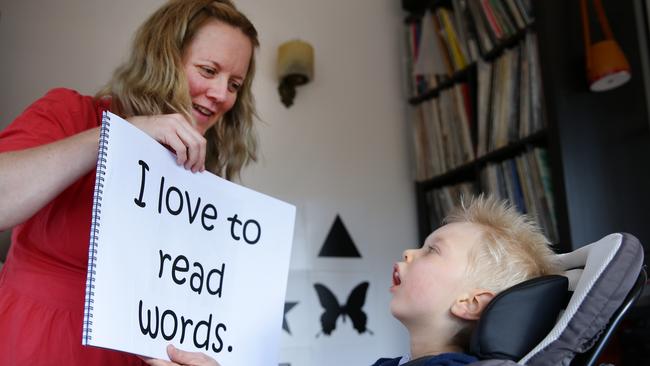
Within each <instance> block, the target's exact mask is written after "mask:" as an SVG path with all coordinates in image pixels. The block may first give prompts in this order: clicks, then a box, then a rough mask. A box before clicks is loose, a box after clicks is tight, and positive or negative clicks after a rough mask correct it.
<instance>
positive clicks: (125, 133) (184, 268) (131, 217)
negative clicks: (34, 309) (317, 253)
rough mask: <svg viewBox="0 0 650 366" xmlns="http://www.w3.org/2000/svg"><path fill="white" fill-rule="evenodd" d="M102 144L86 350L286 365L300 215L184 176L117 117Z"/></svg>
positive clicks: (240, 190) (230, 186)
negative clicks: (172, 349) (286, 316)
mask: <svg viewBox="0 0 650 366" xmlns="http://www.w3.org/2000/svg"><path fill="white" fill-rule="evenodd" d="M100 135H101V137H100V147H99V157H98V160H97V175H96V184H95V195H94V205H93V214H92V225H91V235H90V246H89V250H88V253H89V255H88V276H87V283H86V301H85V309H84V324H83V339H82V344H84V345H89V346H96V347H103V348H109V349H115V350H120V351H125V352H130V353H134V354H138V355H143V356H149V357H156V358H163V359H167V354H166V351H165V347H166V345H167V344H170V343H171V344H174V345H175V346H176V347H178V348H180V349H184V350H187V351H194V352H196V351H200V352H204V353H206V354H208V355H210V356H212V357H214V358H215V359H216V360H217V361H218V362H219V363H220V364H221V365H222V366H238V365H269V364H273V363H276V364H277V361H275V360H277V355H278V352H279V341H280V333H281V330H282V317H283V308H284V296H285V291H286V283H287V275H288V270H289V259H290V252H291V243H292V239H293V226H294V219H295V207H294V206H292V205H289V204H287V203H284V202H282V201H279V200H277V199H274V198H271V197H269V196H266V195H263V194H261V193H258V192H255V191H253V190H250V189H247V188H244V187H242V186H239V185H237V184H234V183H231V182H229V181H226V180H224V179H221V178H219V177H217V176H216V175H213V174H211V173H208V172H204V173H196V174H195V173H192V172H191V171H188V170H186V169H184V168H183V167H181V166H178V165H176V161H175V157H174V155H173V154H172V153H170V152H169V151H168V150H167V149H165V148H164V147H163V146H162V145H160V144H159V143H158V142H156V141H155V140H153V139H152V138H150V137H149V136H148V135H147V134H145V133H144V132H142V131H140V130H139V129H137V128H136V127H134V126H133V125H131V124H130V123H128V122H127V121H125V120H123V119H121V118H120V117H118V116H116V115H114V114H111V113H109V112H107V113H105V115H104V118H103V122H102V127H101V134H100ZM274 361H275V362H274Z"/></svg>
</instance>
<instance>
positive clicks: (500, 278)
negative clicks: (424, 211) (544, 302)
mask: <svg viewBox="0 0 650 366" xmlns="http://www.w3.org/2000/svg"><path fill="white" fill-rule="evenodd" d="M461 201H462V202H461V205H460V206H459V207H458V208H457V209H456V210H455V211H453V212H452V213H450V214H449V215H448V216H447V217H446V218H445V222H446V223H454V222H469V223H473V224H477V225H480V226H481V227H482V229H483V234H482V235H481V238H480V239H479V240H480V242H479V243H478V245H475V246H474V247H473V249H472V250H471V251H470V254H469V262H468V267H467V271H468V276H469V278H470V279H472V280H474V281H475V285H476V286H477V287H479V288H483V289H487V290H490V291H493V292H495V293H498V292H500V291H503V290H505V289H507V288H509V287H511V286H513V285H515V284H517V283H520V282H523V281H525V280H528V279H531V278H534V277H539V276H542V275H547V274H554V273H557V268H556V262H555V254H554V252H553V250H552V249H551V247H550V243H549V241H548V239H547V238H546V237H545V236H544V235H543V234H542V232H541V230H540V228H539V226H538V225H537V224H536V223H535V222H534V221H532V220H531V219H529V218H528V217H527V216H526V215H522V214H520V213H518V212H517V210H516V209H515V208H514V207H513V206H512V205H511V204H509V203H508V202H507V201H499V200H497V199H495V198H494V197H492V196H487V197H486V196H484V195H480V196H478V197H472V198H471V199H470V200H469V204H467V203H466V202H465V200H461Z"/></svg>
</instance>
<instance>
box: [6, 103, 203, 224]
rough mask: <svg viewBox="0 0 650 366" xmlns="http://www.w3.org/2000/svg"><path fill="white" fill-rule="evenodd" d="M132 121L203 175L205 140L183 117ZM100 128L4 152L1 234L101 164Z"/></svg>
mask: <svg viewBox="0 0 650 366" xmlns="http://www.w3.org/2000/svg"><path fill="white" fill-rule="evenodd" d="M129 122H130V123H132V124H133V125H135V126H136V127H138V128H139V129H141V130H142V131H144V132H145V133H147V134H148V135H150V136H151V137H153V138H154V139H155V140H156V141H158V142H160V143H161V144H163V145H165V146H167V147H168V148H170V149H171V150H172V151H173V152H174V153H175V154H176V157H177V158H176V161H177V163H178V164H179V165H183V166H185V168H186V169H189V170H192V171H194V172H196V171H203V170H205V152H206V145H207V144H206V140H205V138H204V137H203V136H201V134H200V133H198V132H197V131H196V130H195V129H194V128H193V127H192V125H190V123H189V122H187V121H186V120H185V119H184V118H183V117H182V116H181V115H180V114H167V115H159V116H141V117H131V118H129ZM98 146H99V127H96V128H93V129H90V130H86V131H84V132H81V133H78V134H76V135H73V136H70V137H67V138H64V139H61V140H59V141H56V142H53V143H49V144H46V145H41V146H38V147H34V148H29V149H25V150H20V151H10V152H5V153H0V202H2V203H1V204H0V231H2V230H7V229H9V228H11V227H13V226H14V225H17V224H20V223H22V222H23V221H25V220H27V219H28V218H30V217H31V216H32V215H34V214H35V213H36V212H37V211H38V210H40V209H41V208H42V207H43V206H45V205H46V204H47V203H48V202H50V201H51V200H52V199H54V198H55V197H56V196H57V195H59V194H60V193H61V192H62V191H63V190H65V189H66V188H67V187H68V186H69V185H71V184H72V183H74V182H75V181H76V180H77V179H79V178H80V177H82V176H83V175H84V174H86V173H88V172H89V171H90V170H91V169H92V168H93V167H94V166H95V163H96V161H97V150H98Z"/></svg>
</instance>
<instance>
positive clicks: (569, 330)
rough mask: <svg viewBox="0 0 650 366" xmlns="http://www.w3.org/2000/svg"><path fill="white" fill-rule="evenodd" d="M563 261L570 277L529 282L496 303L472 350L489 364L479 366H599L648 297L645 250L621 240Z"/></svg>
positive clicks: (610, 239)
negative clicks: (638, 304) (615, 335)
mask: <svg viewBox="0 0 650 366" xmlns="http://www.w3.org/2000/svg"><path fill="white" fill-rule="evenodd" d="M558 259H559V262H560V263H561V266H562V267H563V269H564V270H565V271H566V272H565V273H564V276H548V277H547V278H541V279H535V280H531V281H527V282H525V283H523V284H519V285H517V286H514V287H513V288H511V289H508V290H506V291H504V292H503V293H501V294H499V295H498V296H497V297H495V299H494V300H493V301H492V303H490V305H489V306H488V308H486V311H485V313H484V315H483V316H482V318H481V320H480V321H479V324H478V325H477V328H476V330H475V332H474V334H473V338H472V345H471V351H472V352H473V353H475V354H476V355H478V356H479V357H480V359H482V361H479V362H475V363H473V364H472V366H510V365H532V366H551V365H553V366H556V365H565V366H567V365H572V366H578V365H586V366H592V365H595V363H596V362H597V359H598V356H599V355H600V353H601V352H602V351H603V349H604V347H605V345H606V344H607V342H608V341H609V339H610V337H611V335H612V333H613V332H614V330H615V329H616V327H617V326H618V324H619V323H620V321H621V319H622V318H623V317H624V316H625V314H626V313H627V311H628V310H629V309H630V308H632V306H633V304H634V303H635V301H636V300H637V299H638V298H639V296H640V294H641V293H642V291H643V288H644V285H645V282H646V272H645V269H644V268H643V247H642V246H641V243H639V241H638V240H637V239H636V238H635V237H634V236H632V235H630V234H625V233H617V234H611V235H608V236H606V237H604V238H602V239H601V240H599V241H597V242H595V243H592V244H589V245H586V246H584V247H582V248H579V249H577V250H575V251H573V252H570V253H566V254H560V255H558ZM567 285H568V292H567ZM560 309H563V310H560ZM558 315H559V316H558ZM554 319H557V321H555V320H554ZM531 324H533V325H534V326H531ZM540 324H541V325H540ZM538 325H539V326H538Z"/></svg>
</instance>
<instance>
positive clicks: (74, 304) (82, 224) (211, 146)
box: [0, 0, 258, 365]
mask: <svg viewBox="0 0 650 366" xmlns="http://www.w3.org/2000/svg"><path fill="white" fill-rule="evenodd" d="M257 46H258V40H257V31H256V30H255V28H254V26H253V25H252V24H251V22H250V21H249V20H248V19H247V18H246V17H245V16H244V15H243V14H242V13H240V12H239V11H238V10H237V9H236V8H235V7H234V5H233V4H232V3H231V2H230V1H229V0H219V1H214V0H185V1H183V0H172V1H170V2H169V3H167V4H165V5H164V6H163V7H162V8H160V9H159V10H158V11H156V12H155V13H154V14H153V15H151V17H150V18H149V19H148V20H147V21H146V22H145V23H144V24H143V25H142V26H141V27H140V29H139V30H138V33H137V34H136V38H135V41H134V44H133V49H132V53H131V57H130V59H129V60H128V61H127V62H126V63H125V64H124V65H122V66H121V67H120V68H118V69H117V70H116V72H115V74H114V76H113V78H112V80H111V81H110V82H109V83H108V84H107V86H106V87H104V88H103V89H102V90H101V91H100V92H99V93H98V94H97V95H96V96H95V97H89V96H82V95H79V94H78V93H76V92H74V91H71V90H67V89H54V90H52V91H50V92H48V93H47V94H46V95H45V96H44V97H43V98H41V99H39V100H37V101H36V102H34V103H33V104H32V105H31V106H30V107H28V108H27V109H26V110H25V112H23V114H21V115H20V116H19V117H18V118H17V119H16V120H15V121H14V122H13V123H12V124H11V125H9V126H8V127H7V128H6V129H5V130H4V131H2V132H1V133H0V172H2V179H0V202H2V205H0V206H1V207H0V230H6V229H9V228H12V227H13V234H12V246H11V249H10V252H9V255H8V258H7V261H6V263H5V266H4V268H3V269H2V272H1V273H0V339H2V341H1V342H0V364H2V365H26V364H29V365H41V364H47V365H53V364H54V365H140V364H142V360H140V359H139V358H137V357H135V356H132V355H127V354H123V353H120V352H115V351H110V350H103V349H98V348H93V347H82V346H81V330H82V317H83V302H84V291H85V278H86V265H87V254H88V253H87V252H88V236H89V235H88V234H89V230H90V220H91V207H92V194H93V186H94V177H95V172H94V169H93V168H94V166H95V162H96V158H97V150H98V141H99V124H100V120H101V114H102V112H103V111H105V110H110V111H112V112H113V113H116V114H118V115H120V116H122V117H123V118H125V119H126V120H127V121H129V122H130V123H132V124H133V125H135V126H136V127H138V128H140V129H141V130H143V131H144V132H146V133H147V134H149V135H150V136H151V137H153V138H154V139H156V140H157V141H159V142H160V143H161V144H163V145H165V146H167V147H168V148H169V149H171V150H173V151H174V152H175V153H176V156H177V162H178V164H182V165H183V166H184V167H185V168H187V169H190V170H192V171H193V172H196V171H202V170H204V169H208V170H210V171H212V172H214V173H216V174H218V175H221V176H223V177H225V178H227V179H232V178H234V177H236V176H237V175H238V173H239V171H240V169H241V168H242V167H243V166H245V165H246V164H247V163H249V162H250V161H254V160H255V157H256V155H255V150H256V143H255V138H254V134H253V126H252V123H253V122H252V119H253V116H254V114H255V110H254V104H253V97H252V95H251V83H252V79H253V75H254V71H255V63H254V49H255V48H256V47H257ZM170 354H171V352H170ZM179 362H181V361H180V360H179Z"/></svg>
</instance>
